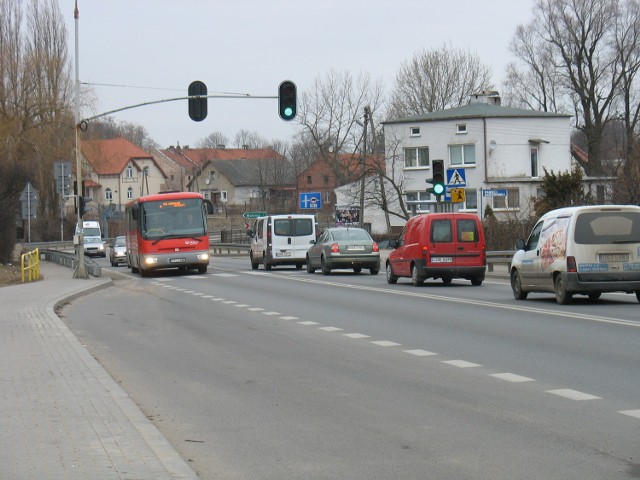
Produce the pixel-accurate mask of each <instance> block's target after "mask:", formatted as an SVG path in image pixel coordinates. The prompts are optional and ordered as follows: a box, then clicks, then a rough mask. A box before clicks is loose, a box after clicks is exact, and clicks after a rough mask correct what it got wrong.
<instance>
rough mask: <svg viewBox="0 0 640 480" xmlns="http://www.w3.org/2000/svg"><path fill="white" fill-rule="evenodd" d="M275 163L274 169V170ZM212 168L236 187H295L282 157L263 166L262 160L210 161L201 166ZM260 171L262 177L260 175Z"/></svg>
mask: <svg viewBox="0 0 640 480" xmlns="http://www.w3.org/2000/svg"><path fill="white" fill-rule="evenodd" d="M274 162H275V169H274ZM208 165H212V166H213V168H214V169H215V170H216V171H218V172H219V173H220V175H223V176H224V177H225V178H226V179H227V180H229V182H231V183H232V184H233V185H235V186H236V187H242V186H253V185H259V184H260V183H262V184H263V185H270V186H286V185H295V177H294V175H293V172H292V169H291V165H289V162H288V160H287V159H285V158H284V157H282V158H277V159H272V160H271V161H270V162H269V163H268V164H266V165H265V160H264V159H246V158H244V159H239V160H212V161H210V162H207V163H206V164H205V165H203V168H206V167H207V166H208ZM261 169H262V175H261Z"/></svg>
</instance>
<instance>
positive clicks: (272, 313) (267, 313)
mask: <svg viewBox="0 0 640 480" xmlns="http://www.w3.org/2000/svg"><path fill="white" fill-rule="evenodd" d="M262 314H263V315H270V316H274V315H282V314H281V313H280V312H262Z"/></svg>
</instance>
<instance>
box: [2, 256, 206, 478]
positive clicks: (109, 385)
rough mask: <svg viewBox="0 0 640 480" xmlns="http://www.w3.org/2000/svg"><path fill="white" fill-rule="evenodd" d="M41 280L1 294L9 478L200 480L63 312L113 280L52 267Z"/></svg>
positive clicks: (5, 473)
mask: <svg viewBox="0 0 640 480" xmlns="http://www.w3.org/2000/svg"><path fill="white" fill-rule="evenodd" d="M41 276H42V277H43V278H42V279H41V280H38V281H35V282H32V283H24V284H21V285H14V286H8V287H0V479H2V480H26V479H34V480H35V479H37V480H57V479H60V480H70V479H78V480H89V479H91V480H101V479H127V480H134V479H136V480H139V479H149V480H158V479H196V478H197V476H196V475H195V473H194V472H193V470H191V468H190V467H189V466H188V465H187V463H186V462H185V461H184V460H183V459H182V458H181V457H180V456H179V455H178V453H177V452H176V451H175V449H174V448H173V447H172V446H171V444H170V443H169V442H168V441H167V440H166V438H165V437H164V436H163V435H162V434H161V433H160V432H159V431H158V429H157V428H156V427H155V426H154V425H153V424H152V423H151V421H150V420H149V419H147V417H146V416H145V415H144V414H143V413H142V412H141V411H140V409H139V408H138V407H137V406H136V404H135V403H134V402H133V401H132V400H131V398H130V397H129V396H128V395H127V393H126V392H125V391H124V390H123V389H122V388H121V387H120V386H119V385H118V384H117V383H116V382H115V381H114V380H113V379H112V378H111V377H110V376H109V374H108V373H107V372H106V371H105V370H104V368H102V366H101V365H100V364H99V363H98V362H97V361H96V360H95V359H94V358H93V357H92V356H91V355H90V354H89V352H88V351H87V350H86V348H85V347H83V346H82V344H81V343H80V342H79V341H78V339H77V338H76V337H75V336H74V335H73V333H72V332H71V331H70V330H69V329H68V328H67V326H66V325H65V324H64V323H63V322H62V320H60V319H59V318H58V316H57V315H56V314H55V309H56V307H57V306H58V305H61V304H63V303H64V302H66V301H69V300H70V299H72V298H74V297H77V296H79V295H83V294H87V293H88V292H92V291H95V290H100V289H102V288H106V287H108V286H109V285H110V284H111V279H110V278H108V277H104V278H90V279H74V278H73V271H72V270H71V269H69V268H66V267H63V266H60V265H57V264H55V263H51V262H47V261H42V262H41Z"/></svg>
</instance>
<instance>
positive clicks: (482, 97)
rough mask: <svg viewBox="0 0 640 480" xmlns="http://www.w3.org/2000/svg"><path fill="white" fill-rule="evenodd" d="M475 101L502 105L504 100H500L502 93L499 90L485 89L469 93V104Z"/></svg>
mask: <svg viewBox="0 0 640 480" xmlns="http://www.w3.org/2000/svg"><path fill="white" fill-rule="evenodd" d="M475 103H484V104H486V105H496V106H500V105H501V103H502V101H501V100H500V94H499V93H498V92H497V91H495V90H483V91H481V92H478V93H474V94H471V95H469V105H473V104H475Z"/></svg>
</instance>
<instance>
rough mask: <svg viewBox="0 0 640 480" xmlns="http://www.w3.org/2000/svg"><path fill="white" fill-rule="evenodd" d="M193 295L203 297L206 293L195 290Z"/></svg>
mask: <svg viewBox="0 0 640 480" xmlns="http://www.w3.org/2000/svg"><path fill="white" fill-rule="evenodd" d="M191 295H193V296H195V297H201V296H203V295H204V293H201V292H193V293H192V294H191Z"/></svg>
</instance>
